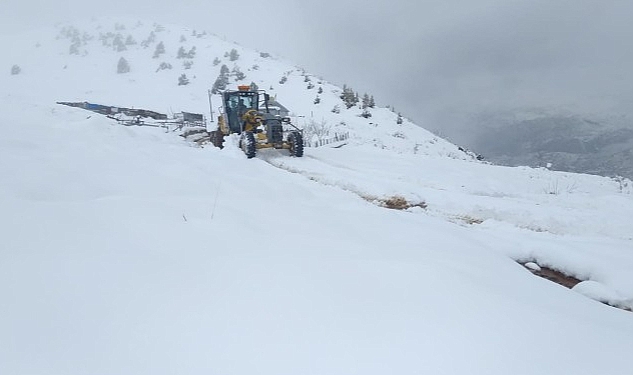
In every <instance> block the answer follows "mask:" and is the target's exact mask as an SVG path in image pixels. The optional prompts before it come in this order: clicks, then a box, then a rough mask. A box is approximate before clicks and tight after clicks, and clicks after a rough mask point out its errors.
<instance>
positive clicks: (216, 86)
mask: <svg viewBox="0 0 633 375" xmlns="http://www.w3.org/2000/svg"><path fill="white" fill-rule="evenodd" d="M228 84H229V67H228V66H226V65H222V67H221V68H220V75H218V78H216V80H215V82H214V83H213V87H211V92H212V93H213V94H218V93H220V91H223V90H226V87H227V85H228Z"/></svg>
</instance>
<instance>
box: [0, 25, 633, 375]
mask: <svg viewBox="0 0 633 375" xmlns="http://www.w3.org/2000/svg"><path fill="white" fill-rule="evenodd" d="M97 24H98V23H95V24H94V25H93V26H92V27H93V28H91V29H86V30H93V32H95V33H97V31H94V30H98V29H94V28H96V27H97V26H96V25H97ZM133 25H138V24H135V23H133ZM85 27H88V26H85ZM143 27H144V26H142V25H139V26H137V27H136V29H134V28H133V27H130V26H128V27H127V28H126V29H125V30H137V32H138V34H139V35H146V33H147V32H148V29H144V28H143ZM102 28H103V30H102V32H103V33H105V32H106V31H108V30H109V29H107V28H106V27H105V26H102ZM152 28H155V26H152ZM119 29H120V27H119ZM120 30H123V29H120ZM176 30H178V29H174V28H173V27H169V28H166V29H164V30H163V31H159V32H157V33H156V34H157V35H159V36H161V35H165V37H164V39H165V40H167V39H168V38H167V37H166V36H167V35H171V38H172V39H173V40H180V39H179V37H180V36H181V35H182V34H185V35H187V38H186V39H187V40H191V39H192V38H191V37H190V34H191V31H188V30H184V31H180V30H178V31H176ZM161 33H164V34H161ZM45 35H47V34H45ZM135 35H136V34H135ZM29 38H34V37H32V36H28V37H27V36H24V37H22V39H15V38H14V39H11V40H10V41H7V42H3V43H5V44H6V45H9V44H11V43H13V44H14V45H15V46H16V47H12V49H9V50H10V51H11V53H10V54H7V55H3V56H2V57H1V61H2V63H5V65H7V66H9V67H10V66H11V65H12V64H17V63H20V64H21V67H22V72H21V73H20V74H17V75H9V74H8V72H7V74H6V75H0V84H1V85H2V86H1V87H2V91H0V109H1V110H2V113H3V114H4V115H3V121H2V122H1V125H0V130H1V131H2V137H1V138H0V160H2V162H0V175H1V176H3V177H2V182H1V183H0V209H1V211H2V212H3V213H4V215H3V218H2V222H1V223H0V224H1V225H0V228H2V229H1V230H0V233H1V238H2V245H1V246H2V248H1V249H0V311H1V312H2V319H1V320H0V337H2V338H3V339H2V340H0V373H3V374H4V373H6V374H27V373H28V374H44V373H46V374H87V373H88V374H170V373H182V374H198V373H200V374H202V373H205V374H249V373H264V374H297V373H301V374H385V373H394V374H414V373H427V372H428V373H434V374H459V373H468V374H473V373H475V374H561V373H574V374H598V373H608V374H629V373H630V372H631V365H630V353H631V352H633V340H631V337H633V315H632V314H631V313H630V312H627V311H623V310H620V309H616V308H613V307H610V306H607V305H605V304H602V303H599V302H597V301H595V300H593V299H591V298H595V299H598V300H604V301H605V302H610V303H612V304H617V305H620V306H622V307H629V308H632V307H633V275H632V273H631V272H630V270H631V269H632V266H633V239H632V236H633V235H632V233H633V225H632V224H631V221H630V218H631V217H632V216H633V205H632V203H633V202H632V195H631V191H630V186H627V185H623V184H622V183H618V182H617V181H613V180H610V179H606V178H601V177H596V176H588V175H579V174H571V173H559V172H552V171H549V170H546V169H531V168H507V167H498V166H493V165H488V164H485V163H481V162H478V161H476V160H475V159H474V158H472V157H470V156H469V155H467V154H466V153H463V152H460V151H459V150H458V149H457V147H456V146H454V145H451V144H450V143H448V142H446V141H444V140H442V139H438V138H436V137H435V136H433V135H432V134H430V133H428V132H426V131H425V130H424V129H422V128H419V127H416V126H415V125H413V124H411V123H409V122H407V121H405V122H404V123H403V124H401V125H398V124H396V115H395V114H394V113H392V112H391V111H389V110H387V109H384V108H375V109H373V112H372V115H373V116H372V117H371V118H369V119H364V118H361V117H358V116H357V115H358V114H359V113H360V112H361V110H360V109H358V108H352V109H349V110H346V109H345V108H344V106H343V105H341V108H342V110H341V112H340V113H338V114H337V113H333V112H331V109H332V107H333V106H334V105H335V104H340V99H338V94H339V93H340V89H338V88H336V87H334V86H332V85H329V84H327V82H325V81H322V80H321V81H320V82H321V83H320V85H322V86H323V88H324V90H323V92H324V94H323V95H322V101H321V103H319V104H318V105H317V104H314V103H313V99H314V95H315V94H316V92H314V90H316V88H314V89H307V88H306V86H305V85H306V82H305V78H304V77H305V74H307V73H303V72H301V71H300V70H297V69H296V68H294V67H292V66H289V65H287V64H286V63H285V62H283V61H280V60H276V59H270V58H262V57H261V55H260V54H259V53H256V52H249V51H247V50H245V49H242V48H240V47H239V46H233V45H228V44H225V42H223V41H219V40H217V39H216V38H214V37H212V36H209V35H205V36H203V37H200V38H198V37H195V40H197V41H199V42H197V43H196V46H197V50H198V55H197V57H196V59H195V60H194V64H193V66H192V69H197V70H192V73H190V74H188V76H191V77H193V76H196V77H197V78H196V79H194V80H193V82H192V83H191V84H190V85H187V86H177V84H176V78H177V77H178V76H179V75H180V74H181V72H179V71H178V72H171V73H170V72H164V71H159V72H156V71H155V66H154V65H156V64H157V63H158V61H156V60H155V59H153V58H152V57H151V55H152V52H153V50H154V47H148V49H143V48H142V47H141V46H136V47H129V53H130V54H132V55H134V56H132V57H129V61H130V63H131V65H132V67H135V66H136V68H135V69H136V71H135V70H134V69H133V70H132V72H130V73H128V74H127V75H118V74H116V70H112V69H113V68H115V67H116V61H117V60H118V59H119V55H118V54H117V53H114V52H112V48H109V49H108V48H107V46H100V45H99V44H94V43H97V38H95V39H93V40H92V42H87V44H86V45H85V50H86V53H85V56H83V57H82V56H81V55H79V56H76V55H69V54H68V51H67V48H68V46H67V41H66V40H65V39H63V38H60V39H55V38H54V35H53V36H52V37H51V38H50V40H45V38H44V37H39V38H38V39H36V40H37V42H38V43H39V46H36V44H35V43H36V42H33V44H32V45H31V44H29V43H31V41H33V39H29ZM136 39H137V40H140V39H142V36H137V37H136ZM159 39H160V37H158V38H157V40H159ZM91 43H92V44H91ZM99 43H100V42H99ZM174 43H175V42H174ZM165 44H166V45H167V44H168V43H167V42H165ZM193 44H194V43H191V45H193ZM207 45H208V46H209V47H208V48H207V47H205V46H207ZM231 48H236V49H238V50H239V52H240V55H241V57H240V60H237V62H236V63H240V64H241V65H243V66H244V67H246V66H249V67H252V66H254V65H258V68H257V69H256V70H251V71H248V70H247V69H246V68H243V70H244V71H247V72H248V74H247V78H246V81H248V82H250V81H254V82H257V83H258V84H259V85H260V86H261V87H262V88H265V89H267V90H269V91H271V92H275V93H277V94H278V99H279V100H280V101H281V102H282V103H284V104H285V105H286V106H287V107H288V108H289V109H291V111H292V112H293V113H292V115H293V117H294V118H295V120H297V121H298V122H302V121H304V124H305V123H308V122H309V121H310V119H315V120H314V121H316V122H324V123H326V124H329V125H331V126H332V132H334V131H335V129H338V130H340V131H346V132H349V133H350V139H349V140H348V141H347V142H346V144H344V145H343V144H335V145H332V146H341V147H338V148H335V147H320V148H306V154H305V157H303V158H290V157H288V156H287V155H286V153H285V152H281V151H274V150H268V151H262V152H260V153H259V155H258V157H257V158H255V159H251V160H248V159H246V157H245V156H244V155H243V154H242V152H241V151H240V150H239V149H237V148H236V147H235V145H234V140H232V139H229V140H228V141H227V147H226V148H225V149H223V150H219V149H216V148H212V147H202V148H200V147H196V146H195V145H193V144H190V143H187V142H186V141H185V140H183V139H182V138H181V137H179V136H178V135H177V134H176V133H174V132H165V130H164V129H160V128H146V127H125V126H122V125H119V124H117V123H116V122H115V121H113V120H111V119H107V118H105V117H103V116H99V115H97V114H94V113H91V112H87V111H83V110H81V109H74V108H68V107H63V106H58V105H56V104H54V102H55V101H57V100H77V101H82V100H90V101H94V102H103V103H104V104H111V105H121V106H132V105H136V106H138V107H147V108H149V109H154V110H159V111H166V112H167V110H168V109H169V108H170V107H171V108H172V109H173V111H178V110H189V111H198V112H204V111H206V109H207V108H208V103H207V102H206V100H207V97H206V90H207V88H209V87H210V85H211V84H212V83H213V80H214V79H215V76H217V73H218V72H219V66H215V67H214V66H213V64H212V61H213V58H214V57H217V56H219V57H220V58H222V56H223V55H222V54H223V53H224V52H225V51H226V50H229V49H231ZM170 50H171V52H172V56H171V57H170V60H169V61H171V62H173V64H172V65H174V66H175V62H176V61H177V58H176V57H174V56H173V55H174V54H175V52H176V48H175V47H173V48H171V49H170ZM203 51H206V52H205V53H203ZM29 53H30V54H31V55H30V56H29ZM24 56H26V57H24ZM135 56H136V57H135ZM21 58H22V59H24V60H23V61H28V64H27V63H21V62H13V60H19V59H21ZM106 62H107V63H106ZM218 65H220V66H221V64H218ZM64 66H66V68H65V69H64ZM108 69H110V70H108ZM288 71H293V72H294V73H289V74H288V77H290V78H289V79H288V80H287V82H285V83H284V84H279V77H280V76H281V75H283V74H285V73H284V72H288ZM163 73H167V74H170V77H168V78H169V79H167V78H165V77H163V78H165V79H163V78H160V77H162V76H161V74H163ZM172 73H173V74H172ZM204 77H206V78H204ZM172 78H173V79H172ZM311 79H312V80H313V81H314V82H315V84H316V83H317V82H319V79H318V78H316V77H312V78H311ZM231 84H232V85H234V84H235V82H234V81H232V82H231ZM271 87H272V88H273V89H272V90H270V88H271ZM337 90H338V91H337ZM337 101H338V102H337ZM302 116H304V117H302ZM338 130H337V131H338ZM392 196H402V197H404V198H405V199H406V200H407V201H409V202H411V203H414V204H415V203H419V204H420V206H425V207H426V208H421V207H412V208H410V209H408V210H391V209H387V208H384V207H381V201H382V200H384V199H386V198H389V197H392ZM422 203H424V204H422ZM528 260H531V261H536V262H538V263H539V264H541V265H545V266H549V267H552V268H555V269H559V270H562V271H564V272H566V273H568V274H570V275H574V276H576V277H578V278H580V279H582V280H587V281H585V282H583V283H581V284H579V285H578V286H577V288H575V290H569V289H566V288H564V287H562V286H560V285H557V284H554V283H551V282H549V281H547V280H544V279H541V278H538V277H535V276H533V275H532V274H531V273H530V272H529V271H528V270H526V269H525V268H524V267H523V266H521V265H519V264H518V263H517V261H528ZM585 295H588V296H589V297H591V298H587V296H585Z"/></svg>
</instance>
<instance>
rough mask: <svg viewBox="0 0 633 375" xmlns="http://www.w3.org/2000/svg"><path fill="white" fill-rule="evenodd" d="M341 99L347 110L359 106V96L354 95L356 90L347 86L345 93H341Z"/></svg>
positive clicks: (344, 88)
mask: <svg viewBox="0 0 633 375" xmlns="http://www.w3.org/2000/svg"><path fill="white" fill-rule="evenodd" d="M340 98H341V99H342V100H343V103H344V104H345V107H346V108H347V109H350V108H352V107H353V106H355V105H356V104H358V94H357V93H354V90H352V89H351V88H350V87H348V86H347V85H343V92H342V93H341V95H340Z"/></svg>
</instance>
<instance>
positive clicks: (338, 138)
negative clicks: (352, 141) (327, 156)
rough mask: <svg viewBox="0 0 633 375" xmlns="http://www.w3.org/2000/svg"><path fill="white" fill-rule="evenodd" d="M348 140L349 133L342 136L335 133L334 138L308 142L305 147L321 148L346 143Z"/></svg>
mask: <svg viewBox="0 0 633 375" xmlns="http://www.w3.org/2000/svg"><path fill="white" fill-rule="evenodd" d="M348 139H349V133H348V132H345V133H341V134H339V133H335V134H334V136H333V137H329V138H322V139H319V140H317V141H314V142H309V141H306V142H305V146H306V147H321V146H325V145H329V144H332V143H336V142H342V141H346V140H348Z"/></svg>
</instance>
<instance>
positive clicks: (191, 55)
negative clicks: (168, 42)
mask: <svg viewBox="0 0 633 375" xmlns="http://www.w3.org/2000/svg"><path fill="white" fill-rule="evenodd" d="M194 57H196V46H193V47H191V49H190V50H189V52H187V58H189V59H193V58H194Z"/></svg>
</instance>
